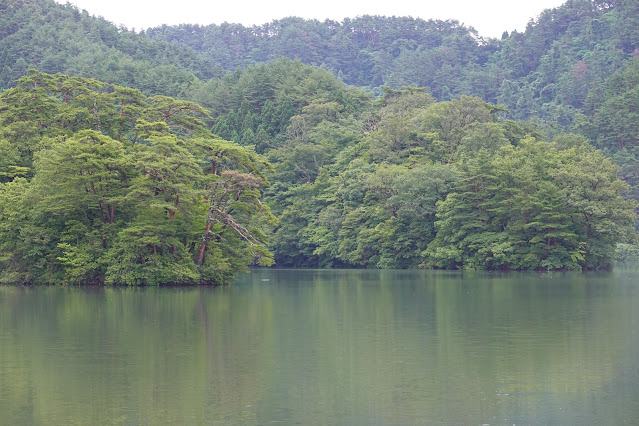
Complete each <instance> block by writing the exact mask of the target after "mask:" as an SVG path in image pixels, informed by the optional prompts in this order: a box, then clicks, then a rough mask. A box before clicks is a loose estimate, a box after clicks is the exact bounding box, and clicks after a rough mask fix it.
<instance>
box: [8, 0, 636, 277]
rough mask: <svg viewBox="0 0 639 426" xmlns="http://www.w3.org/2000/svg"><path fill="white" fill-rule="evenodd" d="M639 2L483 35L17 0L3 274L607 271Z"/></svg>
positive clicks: (630, 239) (624, 229)
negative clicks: (115, 20) (127, 13)
mask: <svg viewBox="0 0 639 426" xmlns="http://www.w3.org/2000/svg"><path fill="white" fill-rule="evenodd" d="M638 4H639V2H637V1H629V0H628V1H622V2H597V1H588V0H574V1H568V2H567V3H566V4H565V5H563V6H562V7H560V8H557V9H555V10H552V11H546V12H545V13H544V14H542V15H541V16H540V17H539V18H538V19H537V20H536V21H531V23H530V25H529V26H528V28H527V29H526V31H525V32H524V33H513V34H504V37H503V38H502V39H501V40H495V39H490V40H484V39H482V38H481V37H479V36H478V35H477V34H476V33H475V32H474V30H472V29H469V28H465V27H463V26H461V25H459V24H458V23H456V22H440V21H424V20H419V19H412V18H410V19H409V18H383V17H361V18H357V19H353V20H347V21H344V22H342V23H337V22H328V21H327V22H323V23H320V22H317V21H305V20H301V19H296V18H291V19H286V20H282V21H277V22H273V23H271V24H267V25H264V26H262V27H252V28H250V29H247V28H243V27H241V26H238V25H222V26H214V25H212V26H207V27H199V26H180V27H162V28H159V29H151V30H148V31H146V32H145V33H141V34H138V33H135V32H132V31H129V30H127V29H124V28H116V27H114V26H112V25H111V24H109V23H108V22H106V21H104V20H102V19H99V18H94V17H91V16H89V15H88V14H87V13H86V12H80V11H78V10H77V9H75V8H73V7H72V6H68V5H67V6H61V5H58V4H55V3H53V2H52V1H50V0H9V1H8V3H3V4H2V5H0V9H2V10H1V11H2V12H3V13H2V15H0V35H1V36H0V65H2V69H1V71H0V84H3V85H4V91H2V92H1V93H0V150H1V152H2V154H3V155H2V156H1V157H0V250H1V253H2V254H1V255H0V280H1V281H3V282H49V283H62V282H64V283H77V282H82V283H89V282H92V283H125V284H131V285H135V284H163V283H214V284H218V283H224V282H228V281H229V280H231V279H232V278H233V277H234V276H235V275H236V274H237V273H238V272H241V271H243V270H246V268H247V266H250V265H253V264H261V265H270V264H271V263H272V262H273V261H275V263H276V264H277V265H279V266H297V267H300V266H304V267H317V266H321V267H337V266H339V267H369V268H416V267H427V268H448V269H451V268H465V269H491V270H494V269H499V270H508V269H516V270H542V269H550V270H557V269H561V270H575V269H597V268H608V267H610V266H611V265H612V264H613V262H614V260H615V257H616V256H618V254H619V253H622V254H623V255H624V256H629V257H631V256H632V255H634V253H635V252H636V251H637V246H636V243H637V233H636V230H635V221H636V213H635V209H636V207H637V199H638V198H639V166H637V165H638V164H639V148H638V147H639V127H638V126H639V125H638V124H637V123H639V117H638V116H637V114H638V112H637V111H639V58H633V56H639V50H638V48H639V31H638V30H637V28H638V26H637V25H634V24H636V23H637V22H636V21H637V20H638V18H639V6H638ZM287 57H288V58H287ZM292 58H294V59H292ZM31 68H34V69H31ZM36 68H37V69H36ZM13 79H17V80H15V81H14V80H13ZM347 83H350V84H347ZM356 86H362V87H359V88H358V87H356ZM624 181H625V182H624Z"/></svg>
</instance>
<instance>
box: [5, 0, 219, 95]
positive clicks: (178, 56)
mask: <svg viewBox="0 0 639 426" xmlns="http://www.w3.org/2000/svg"><path fill="white" fill-rule="evenodd" d="M30 68H37V69H39V70H42V71H44V72H48V73H58V72H61V73H67V74H69V75H76V76H80V77H87V78H94V79H99V80H100V81H105V82H109V83H115V84H120V85H123V86H128V87H136V88H138V89H140V90H142V91H143V92H144V93H145V94H147V95H149V94H164V95H167V96H179V97H182V98H184V97H185V96H186V94H187V93H188V91H189V88H190V87H191V85H192V84H193V83H194V82H195V81H196V80H197V78H201V79H207V78H209V77H211V76H212V74H211V66H210V63H209V62H207V61H206V60H204V59H202V58H200V57H199V56H198V54H197V53H196V52H194V51H193V50H191V49H189V48H186V47H184V46H176V45H174V44H171V43H167V42H162V41H155V40H151V39H149V38H148V37H145V36H143V35H139V34H136V33H135V32H133V31H130V30H128V29H126V28H121V27H120V28H118V27H116V26H115V25H113V24H111V23H109V22H107V21H105V20H104V19H101V18H96V17H94V16H91V15H89V13H87V12H86V11H79V10H78V9H77V8H75V7H74V6H71V5H70V4H67V5H60V4H57V3H55V2H53V0H3V1H2V2H0V89H5V88H8V87H11V86H13V85H15V80H17V79H18V78H20V77H22V76H23V75H25V74H26V72H27V70H29V69H30Z"/></svg>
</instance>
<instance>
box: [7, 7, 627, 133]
mask: <svg viewBox="0 0 639 426" xmlns="http://www.w3.org/2000/svg"><path fill="white" fill-rule="evenodd" d="M633 55H634V56H637V55H639V1H638V0H615V1H600V0H568V1H567V2H566V3H565V4H564V5H562V6H561V7H558V8H555V9H552V10H546V11H544V12H543V13H542V14H541V15H540V16H539V17H538V18H537V19H536V20H531V21H530V23H529V25H528V27H527V28H526V30H525V31H524V32H522V33H520V32H513V33H512V34H508V33H504V34H503V36H502V38H501V39H500V40H498V39H484V38H482V37H480V36H479V35H478V34H477V32H476V31H475V30H473V29H472V28H469V27H465V26H463V25H460V24H459V23H458V22H457V21H433V20H429V21H426V20H423V19H415V18H407V17H381V16H362V17H358V18H355V19H345V20H344V21H342V22H336V21H330V20H326V21H323V22H320V21H317V20H304V19H301V18H294V17H291V18H286V19H282V20H277V21H273V22H271V23H268V24H264V25H261V26H253V27H244V26H242V25H239V24H222V25H208V26H199V25H180V26H162V27H159V28H152V29H149V30H147V31H145V32H143V33H141V34H136V33H134V32H132V31H128V30H126V28H118V27H116V26H115V25H113V24H111V23H109V22H107V21H105V20H104V19H102V18H95V17H92V16H90V15H89V14H88V13H87V12H85V11H79V10H78V9H77V8H75V7H73V6H71V5H66V6H63V5H59V4H57V3H54V2H53V1H52V0H5V1H4V2H3V3H2V4H0V89H3V88H7V87H10V86H12V85H13V81H14V80H15V79H17V78H18V77H20V76H22V75H24V74H25V72H26V71H27V69H29V68H31V67H35V68H38V69H39V70H41V71H44V72H49V73H55V72H64V73H67V74H73V75H79V76H84V77H91V78H96V79H99V80H101V81H106V82H110V83H117V84H120V85H126V86H132V87H138V88H140V89H141V90H142V91H143V92H144V93H146V94H151V93H162V94H165V95H170V96H177V97H182V98H192V96H193V94H194V93H201V92H200V88H201V87H202V85H201V83H200V81H203V82H205V81H207V80H210V79H212V78H215V79H219V78H221V77H222V76H223V75H224V74H225V73H226V72H229V71H234V70H236V69H237V68H246V67H248V66H251V65H255V64H259V63H265V62H270V61H272V60H274V59H277V58H281V57H287V58H291V59H293V58H297V59H299V60H300V61H301V62H303V63H305V64H308V65H313V66H318V67H321V68H323V69H326V70H329V71H331V72H333V73H334V74H335V75H336V76H337V77H338V78H339V79H341V80H342V81H344V82H345V83H347V84H350V85H354V86H359V87H364V88H368V89H369V90H372V91H373V92H376V93H381V90H380V89H379V87H380V86H383V85H385V86H389V87H392V88H400V87H403V86H413V87H428V88H429V90H430V91H431V92H432V94H433V95H434V96H435V98H437V99H438V100H449V99H454V98H458V97H459V96H461V95H474V96H479V97H481V98H482V99H484V100H486V101H487V102H491V103H495V104H502V105H505V106H506V107H507V108H508V109H509V111H510V112H509V116H510V118H515V119H520V120H526V119H534V120H539V121H542V122H547V123H549V124H553V125H554V124H559V125H560V126H562V127H564V128H567V127H570V126H571V125H572V124H573V118H574V116H575V114H577V113H580V112H583V111H584V106H585V102H586V98H587V95H588V93H589V91H590V90H591V89H593V88H596V87H598V86H601V85H602V84H603V83H604V81H605V80H606V78H608V77H609V76H610V75H612V74H613V73H614V72H615V71H617V70H619V69H621V68H623V67H624V65H625V64H626V62H627V61H628V59H630V58H631V57H632V56H633Z"/></svg>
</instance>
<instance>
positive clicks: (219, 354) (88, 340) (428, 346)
mask: <svg viewBox="0 0 639 426" xmlns="http://www.w3.org/2000/svg"><path fill="white" fill-rule="evenodd" d="M637 278H639V274H638V273H637V272H636V271H634V270H623V269H620V270H618V271H617V272H615V273H603V274H601V273H600V274H577V273H559V274H556V273H553V274H536V273H479V272H472V273H471V272H432V271H366V270H365V271H319V270H313V271H290V270H257V271H254V272H253V273H252V274H251V275H249V276H246V277H243V278H242V279H241V280H240V281H239V282H238V283H237V284H236V285H234V286H231V287H228V288H216V289H208V288H202V289H200V288H188V289H181V288H163V289H157V288H142V289H130V288H125V289H120V288H118V289H113V288H106V289H105V288H89V289H76V288H49V287H39V288H25V287H0V419H2V422H3V423H4V422H6V423H7V424H12V423H20V424H24V423H30V424H34V423H35V424H41V423H47V424H52V423H54V424H62V423H70V422H73V423H86V424H95V423H217V422H222V423H225V422H226V423H249V424H252V423H258V424H264V423H269V422H276V421H281V422H285V423H287V424H290V423H304V424H307V423H342V424H343V423H349V424H354V423H356V424H363V423H367V424H380V423H395V424H396V423H409V424H410V423H449V424H450V423H455V424H482V423H490V424H506V423H509V424H513V423H517V424H520V423H524V424H531V423H542V424H546V423H552V424H556V423H572V424H584V423H589V424H593V423H606V424H613V423H614V424H618V423H623V422H625V423H632V422H634V421H635V420H636V419H638V418H639V403H638V402H637V401H639V380H637V372H638V371H639V362H638V361H637V360H639V356H638V355H639V353H638V352H639V351H638V349H639V339H638V338H637V332H636V331H635V330H636V329H637V325H639V323H638V321H639V314H638V313H637V312H639V310H638V309H637V308H638V305H639V294H638V293H637V284H635V283H636V282H637V281H639V280H637Z"/></svg>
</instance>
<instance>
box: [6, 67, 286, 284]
mask: <svg viewBox="0 0 639 426" xmlns="http://www.w3.org/2000/svg"><path fill="white" fill-rule="evenodd" d="M25 99H29V102H25V101H24V100H25ZM207 117H208V113H207V112H206V110H204V109H203V108H202V107H201V106H199V105H197V104H194V103H192V102H187V101H180V100H176V99H173V98H169V97H166V96H154V97H151V98H146V97H144V96H143V95H142V94H141V93H140V92H139V91H135V90H132V89H126V88H121V87H118V86H116V87H111V86H108V85H105V84H103V83H99V82H96V81H94V80H86V79H80V78H76V77H67V76H64V75H61V74H56V75H50V74H45V73H40V72H37V71H32V72H31V73H30V74H29V75H28V76H27V77H25V78H23V79H21V80H20V86H19V87H16V88H13V89H10V90H8V91H6V92H5V93H3V94H2V95H0V123H2V127H0V129H1V131H2V134H3V135H4V136H5V137H6V139H5V140H2V146H3V147H4V148H5V149H6V150H7V153H8V154H9V155H7V156H6V157H5V160H4V163H2V172H3V174H2V177H3V180H4V181H5V182H4V183H0V185H1V188H0V190H1V191H0V194H1V195H0V216H1V217H2V226H1V227H0V246H1V247H2V251H3V255H2V258H1V259H0V264H1V266H0V268H1V269H0V271H1V273H2V277H3V278H2V279H3V281H14V282H15V281H18V282H32V283H69V284H77V283H109V284H128V285H140V284H146V285H157V284H166V283H173V284H191V283H210V284H222V283H225V282H228V281H229V280H230V279H232V278H233V277H234V276H235V274H237V273H238V272H241V271H244V270H246V268H247V265H251V264H253V263H259V264H262V265H269V264H270V263H271V259H272V255H271V254H270V252H269V251H268V250H267V249H266V243H267V237H266V233H265V230H266V228H268V227H270V226H271V225H272V223H273V217H272V215H271V214H270V212H269V210H268V208H266V207H265V206H264V205H263V204H262V203H261V201H260V198H261V193H260V191H259V188H260V187H262V186H264V185H266V184H267V181H266V179H265V174H266V173H268V172H270V171H272V168H271V166H270V164H269V163H268V161H266V159H264V158H262V157H261V156H259V155H258V154H256V153H255V152H254V151H252V150H251V149H249V148H244V147H240V146H238V145H236V144H234V143H232V142H228V141H224V140H221V139H218V138H215V137H214V136H213V135H212V134H211V133H210V132H209V131H208V130H207V129H206V127H205V124H204V121H202V119H206V118H207ZM18 129H31V130H30V132H28V133H22V132H19V131H17V130H18ZM25 147H27V148H28V149H25ZM26 171H30V173H29V174H30V175H32V178H31V179H30V180H26V179H24V178H21V177H19V175H20V174H24V173H25V172H26ZM207 209H208V211H209V216H207ZM211 211H213V212H214V213H215V214H217V216H215V215H214V216H215V217H211V215H210V212H211ZM211 225H213V226H211ZM211 234H212V235H211Z"/></svg>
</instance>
